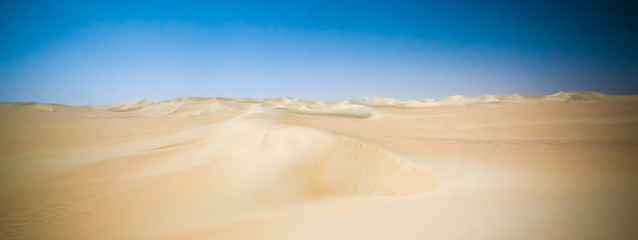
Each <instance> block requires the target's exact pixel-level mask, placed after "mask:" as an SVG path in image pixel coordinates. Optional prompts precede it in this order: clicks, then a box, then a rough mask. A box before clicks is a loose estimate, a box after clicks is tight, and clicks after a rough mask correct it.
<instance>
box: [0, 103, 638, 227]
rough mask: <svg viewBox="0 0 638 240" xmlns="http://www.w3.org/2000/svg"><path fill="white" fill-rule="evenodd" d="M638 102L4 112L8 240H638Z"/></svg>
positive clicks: (1, 184) (18, 106)
mask: <svg viewBox="0 0 638 240" xmlns="http://www.w3.org/2000/svg"><path fill="white" fill-rule="evenodd" d="M637 103H638V96H611V95H604V94H600V93H594V92H559V93H556V94H553V95H549V96H534V95H525V94H515V95H509V96H501V95H485V96H479V97H464V96H451V97H447V98H443V99H440V100H433V99H420V100H407V101H402V100H396V99H391V98H379V97H375V98H364V99H353V100H344V101H330V102H323V101H310V100H303V99H295V98H287V97H282V98H266V99H248V98H238V99H233V98H221V97H215V98H199V97H185V98H176V99H171V100H166V101H160V102H151V101H146V100H142V101H138V102H133V103H123V104H116V105H108V106H79V107H74V106H65V105H58V104H46V103H0V122H1V123H2V124H0V128H2V132H3V134H2V137H0V203H1V204H0V239H396V238H401V239H476V238H479V239H634V238H636V237H638V231H636V229H635V226H634V224H633V223H635V222H636V221H637V220H638V218H636V216H638V212H636V211H635V210H634V207H633V205H634V204H635V202H636V201H638V191H637V190H636V189H638V162H636V161H635V156H638V104H637Z"/></svg>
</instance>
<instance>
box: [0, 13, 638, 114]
mask: <svg viewBox="0 0 638 240" xmlns="http://www.w3.org/2000/svg"><path fill="white" fill-rule="evenodd" d="M0 9H1V12H2V14H0V19H1V25H0V34H2V36H4V37H3V38H2V39H1V40H0V43H2V44H1V49H0V51H1V52H0V89H1V91H0V102H28V101H34V102H46V103H58V104H68V105H94V104H116V103H123V102H132V101H138V100H141V99H147V100H150V101H162V100H167V99H173V98H177V97H190V96H194V97H218V96H219V97H229V98H267V97H292V98H300V99H310V100H325V101H330V100H343V99H357V98H366V97H388V98H395V99H400V100H407V99H438V98H443V97H447V96H451V95H465V96H481V95H486V94H494V95H509V94H515V93H524V94H536V95H549V94H553V93H556V92H559V91H596V92H602V93H605V94H617V95H628V94H638V84H637V83H636V82H637V80H638V50H637V48H636V47H635V44H634V43H635V42H638V37H637V34H636V33H635V31H633V29H636V27H637V26H636V25H637V24H636V16H632V15H631V12H630V11H629V9H628V8H627V7H626V6H623V5H621V4H615V3H587V2H582V3H579V4H577V5H571V4H566V3H554V2H534V3H509V2H498V1H494V2H490V3H483V4H477V3H472V2H465V1H456V2H449V1H429V2H417V1H414V2H413V1H402V2H398V3H387V2H381V1H365V2H345V3H340V2H303V3H301V2H295V1H291V2H286V1H283V2H281V1H280V2H272V3H260V2H256V1H255V2H252V1H244V2H234V3H222V2H212V3H210V2H197V1H187V2H170V1H165V2H160V3H155V2H152V1H148V2H145V1H142V2H136V3H128V2H108V3H107V2H94V3H77V2H70V1H40V2H31V1H23V2H3V3H1V5H0Z"/></svg>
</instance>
